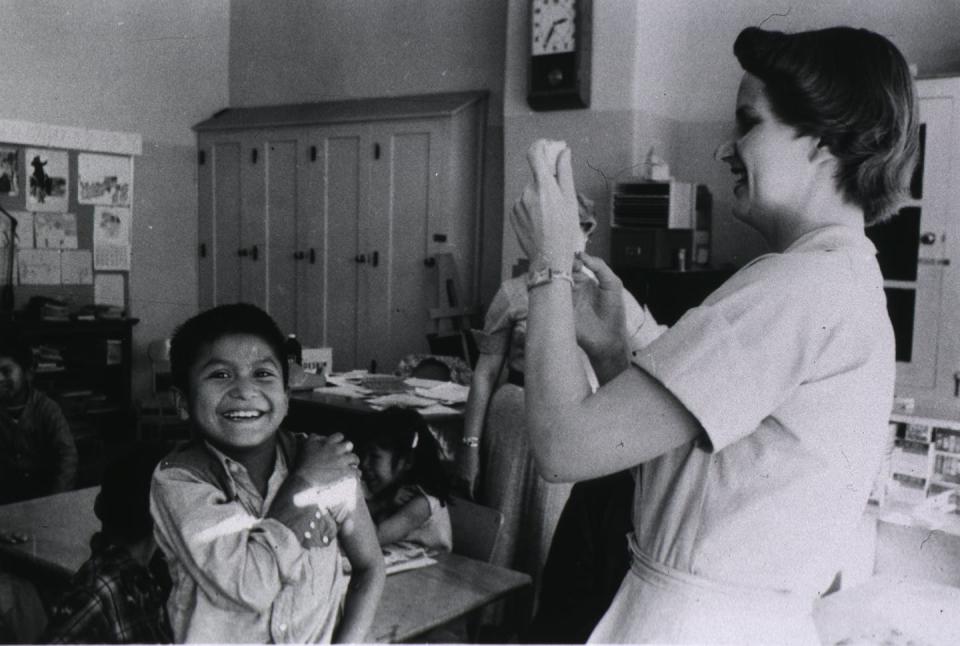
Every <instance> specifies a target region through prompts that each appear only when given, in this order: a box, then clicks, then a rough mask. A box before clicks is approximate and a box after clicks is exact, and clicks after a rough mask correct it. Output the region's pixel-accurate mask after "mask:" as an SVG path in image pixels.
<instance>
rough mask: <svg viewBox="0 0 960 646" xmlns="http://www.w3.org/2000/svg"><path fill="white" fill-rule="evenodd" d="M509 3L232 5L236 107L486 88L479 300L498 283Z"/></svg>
mask: <svg viewBox="0 0 960 646" xmlns="http://www.w3.org/2000/svg"><path fill="white" fill-rule="evenodd" d="M507 4H508V2H507V0H391V1H390V2H383V1H382V0H350V1H349V2H341V1H333V0H326V1H315V0H287V1H285V2H282V3H276V2H269V3H268V2H259V1H257V0H233V1H232V2H231V11H230V22H231V43H230V74H229V79H230V101H231V105H233V106H252V105H275V104H283V103H301V102H310V101H336V100H341V99H355V98H364V97H380V96H402V95H410V94H428V93H436V92H456V91H464V90H488V91H489V92H490V102H489V108H488V126H487V132H486V159H485V174H486V184H485V186H484V205H485V206H484V211H483V222H482V240H481V262H480V265H479V266H480V267H481V285H480V294H481V298H482V299H483V300H484V301H485V302H489V298H490V297H492V295H493V293H494V292H495V291H496V288H497V286H498V285H499V282H500V277H499V273H498V271H497V268H498V266H499V262H500V250H501V216H502V214H501V211H500V204H501V202H502V195H503V179H502V177H501V172H502V169H503V162H502V155H503V152H502V146H503V125H502V117H501V115H502V104H503V94H502V87H503V74H504V65H503V59H504V37H505V27H506V15H505V14H506V7H507Z"/></svg>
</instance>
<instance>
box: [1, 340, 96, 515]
mask: <svg viewBox="0 0 960 646" xmlns="http://www.w3.org/2000/svg"><path fill="white" fill-rule="evenodd" d="M76 473H77V447H76V444H75V443H74V441H73V434H72V433H71V432H70V426H69V425H68V424H67V420H66V418H65V417H64V416H63V411H62V410H60V406H59V405H58V404H57V403H56V402H55V401H53V400H52V399H50V398H49V397H47V396H46V395H44V394H43V393H42V392H40V391H39V390H37V389H36V388H34V387H33V353H32V351H31V349H30V346H29V345H28V344H27V343H26V342H25V341H24V340H22V339H20V338H18V337H17V335H15V334H4V335H3V336H2V338H0V504H6V503H10V502H16V501H18V500H27V499H28V498H39V497H40V496H49V495H50V494H54V493H59V492H61V491H67V490H68V489H70V488H71V487H72V486H73V481H74V477H75V476H76Z"/></svg>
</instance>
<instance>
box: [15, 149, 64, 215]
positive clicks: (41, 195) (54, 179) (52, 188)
mask: <svg viewBox="0 0 960 646" xmlns="http://www.w3.org/2000/svg"><path fill="white" fill-rule="evenodd" d="M24 158H25V159H26V164H27V165H29V166H30V190H29V191H28V193H27V210H28V211H54V212H61V213H62V212H64V211H66V210H67V185H68V184H69V176H70V175H69V173H70V171H69V167H68V165H67V152H66V151H65V150H44V149H41V148H27V149H26V154H25V155H24Z"/></svg>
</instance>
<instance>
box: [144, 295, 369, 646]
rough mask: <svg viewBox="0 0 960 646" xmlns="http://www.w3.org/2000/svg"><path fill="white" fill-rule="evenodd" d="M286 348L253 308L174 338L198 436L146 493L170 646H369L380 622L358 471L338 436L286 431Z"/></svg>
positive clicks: (199, 322) (215, 314)
mask: <svg viewBox="0 0 960 646" xmlns="http://www.w3.org/2000/svg"><path fill="white" fill-rule="evenodd" d="M283 342H284V336H283V335H282V334H281V332H280V330H279V329H278V328H277V326H276V323H274V321H273V319H271V318H270V316H269V315H267V314H266V313H265V312H263V311H262V310H260V309H259V308H257V307H255V306H252V305H246V304H235V305H223V306H219V307H216V308H214V309H212V310H208V311H205V312H202V313H201V314H198V315H197V316H195V317H193V318H191V319H190V320H188V321H187V322H186V323H184V324H183V325H182V326H180V328H178V329H177V331H176V332H175V333H174V335H173V337H172V339H171V343H170V368H171V374H172V377H173V381H174V387H175V388H176V392H177V395H178V406H179V409H180V411H181V414H182V416H183V417H184V418H185V419H188V420H189V421H190V422H191V423H192V425H193V427H194V431H195V434H196V436H197V439H196V440H194V441H193V442H192V443H190V444H189V445H187V446H186V447H185V448H183V449H182V450H179V451H177V452H175V453H173V454H171V455H170V456H168V457H167V458H166V459H165V460H164V461H163V462H162V463H161V464H160V466H159V468H158V469H157V471H156V472H155V474H154V479H153V489H152V492H151V511H152V513H153V517H154V520H155V521H156V526H157V530H156V535H157V542H158V543H159V545H160V548H161V549H162V550H163V552H164V553H165V554H166V557H167V561H168V563H169V566H170V576H171V579H172V581H173V590H172V593H171V595H170V599H169V601H168V604H167V607H168V611H169V614H170V621H171V624H172V627H173V637H174V640H175V641H176V642H179V643H183V642H220V643H225V642H246V643H270V642H329V641H331V640H335V641H343V642H361V641H364V640H365V639H366V636H367V631H368V630H369V628H370V626H371V624H372V622H373V616H374V612H375V610H376V607H377V603H378V601H379V599H380V595H381V593H382V591H383V583H384V564H383V558H382V555H381V552H380V547H379V544H378V543H377V539H376V529H375V527H374V525H373V522H372V520H371V519H370V515H369V512H368V511H367V507H366V505H365V504H364V502H363V498H362V496H361V493H360V487H359V486H358V482H357V475H356V470H355V466H356V463H357V458H356V456H355V455H353V454H352V453H351V448H352V447H351V445H350V444H349V443H346V442H344V441H343V438H342V436H339V435H333V436H331V437H330V438H323V437H319V436H311V437H307V436H304V435H294V434H291V433H288V432H286V431H284V430H281V429H280V424H281V423H282V422H283V419H284V417H285V416H286V414H287V403H288V387H287V386H288V382H287V379H288V369H287V362H286V360H285V354H284V352H283ZM341 549H342V550H343V553H344V554H345V555H346V557H347V559H348V560H349V562H350V569H351V572H352V574H351V575H350V577H349V579H348V578H347V577H346V575H345V574H344V566H343V563H342V562H341V556H340V550H341Z"/></svg>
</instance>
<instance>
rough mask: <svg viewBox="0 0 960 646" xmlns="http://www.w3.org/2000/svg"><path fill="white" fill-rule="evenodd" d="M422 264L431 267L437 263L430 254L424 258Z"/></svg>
mask: <svg viewBox="0 0 960 646" xmlns="http://www.w3.org/2000/svg"><path fill="white" fill-rule="evenodd" d="M423 264H424V265H426V266H427V267H433V266H434V265H436V264H437V259H436V258H434V257H433V256H430V257H429V258H424V259H423Z"/></svg>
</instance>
